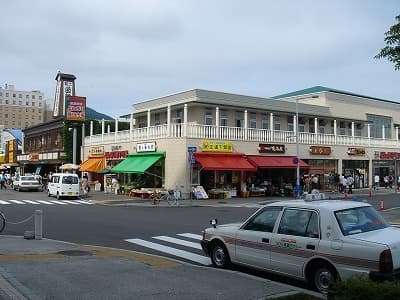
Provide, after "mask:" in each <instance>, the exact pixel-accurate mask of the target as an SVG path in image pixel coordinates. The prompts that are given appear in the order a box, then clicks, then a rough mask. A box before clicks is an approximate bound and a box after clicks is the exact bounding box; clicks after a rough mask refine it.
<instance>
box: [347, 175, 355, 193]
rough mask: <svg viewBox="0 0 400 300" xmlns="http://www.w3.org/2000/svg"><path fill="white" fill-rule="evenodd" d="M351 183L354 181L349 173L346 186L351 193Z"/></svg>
mask: <svg viewBox="0 0 400 300" xmlns="http://www.w3.org/2000/svg"><path fill="white" fill-rule="evenodd" d="M353 183H354V178H353V176H351V175H349V176H348V177H347V188H348V193H349V194H353Z"/></svg>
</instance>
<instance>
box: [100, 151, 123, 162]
mask: <svg viewBox="0 0 400 300" xmlns="http://www.w3.org/2000/svg"><path fill="white" fill-rule="evenodd" d="M127 155H128V150H118V151H111V152H106V153H105V156H106V159H107V160H123V159H125V158H126V156H127Z"/></svg>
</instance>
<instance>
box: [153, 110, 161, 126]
mask: <svg viewBox="0 0 400 300" xmlns="http://www.w3.org/2000/svg"><path fill="white" fill-rule="evenodd" d="M154 125H155V126H157V125H161V120H160V114H159V113H157V114H154Z"/></svg>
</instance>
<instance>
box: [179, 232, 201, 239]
mask: <svg viewBox="0 0 400 300" xmlns="http://www.w3.org/2000/svg"><path fill="white" fill-rule="evenodd" d="M177 235H179V236H183V237H188V238H191V239H195V240H201V239H202V238H203V237H202V236H201V235H200V234H193V233H178V234H177Z"/></svg>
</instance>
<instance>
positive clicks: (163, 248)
mask: <svg viewBox="0 0 400 300" xmlns="http://www.w3.org/2000/svg"><path fill="white" fill-rule="evenodd" d="M176 235H177V236H179V237H184V238H189V239H192V240H195V241H196V242H193V241H188V240H185V239H181V238H176V237H172V236H165V235H161V236H153V237H152V239H155V240H158V241H162V242H164V244H160V243H156V242H153V241H146V240H143V239H125V241H127V242H129V243H133V244H135V245H139V246H142V247H146V248H150V249H153V250H156V251H160V252H163V253H167V254H170V255H173V256H176V257H178V258H183V259H186V260H190V261H193V262H196V263H198V264H201V265H206V266H208V265H210V264H211V259H210V258H209V257H207V256H205V255H200V254H198V253H199V251H198V250H201V245H200V240H201V239H202V236H201V235H199V234H193V233H179V234H176ZM166 243H167V244H166ZM169 244H171V246H167V245H169ZM177 246H178V247H180V249H178V248H175V247H177ZM182 249H187V250H182ZM193 249H196V250H193ZM193 251H195V252H197V253H194V252H193Z"/></svg>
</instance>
